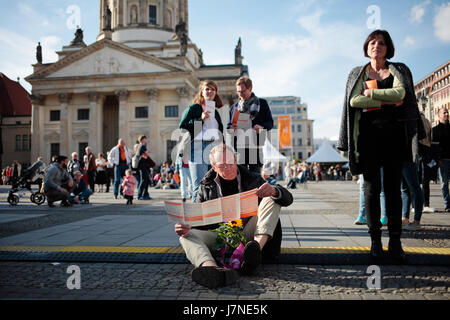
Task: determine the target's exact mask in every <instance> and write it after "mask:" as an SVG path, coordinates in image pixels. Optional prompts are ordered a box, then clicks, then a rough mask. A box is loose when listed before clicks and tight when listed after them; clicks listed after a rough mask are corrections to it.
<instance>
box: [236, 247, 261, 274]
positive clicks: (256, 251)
mask: <svg viewBox="0 0 450 320" xmlns="http://www.w3.org/2000/svg"><path fill="white" fill-rule="evenodd" d="M242 256H243V261H242V265H241V268H240V269H239V271H240V273H241V275H251V274H252V273H253V272H254V271H255V270H256V268H257V267H258V266H259V265H260V264H261V247H260V246H259V243H258V242H256V241H255V240H252V241H249V242H248V243H247V244H246V245H245V248H244V252H243V254H242Z"/></svg>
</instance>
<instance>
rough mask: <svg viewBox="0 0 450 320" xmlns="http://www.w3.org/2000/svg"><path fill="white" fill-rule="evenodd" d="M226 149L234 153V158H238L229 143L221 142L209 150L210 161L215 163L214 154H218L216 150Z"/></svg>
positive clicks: (224, 150) (222, 150) (223, 150)
mask: <svg viewBox="0 0 450 320" xmlns="http://www.w3.org/2000/svg"><path fill="white" fill-rule="evenodd" d="M226 151H229V152H230V153H232V154H233V155H234V160H236V152H235V151H234V149H233V148H232V147H230V146H229V145H227V144H224V143H221V144H219V145H217V146H215V147H214V148H212V149H211V151H210V152H209V162H210V163H211V165H213V164H215V161H214V155H215V154H216V152H223V153H225V152H226Z"/></svg>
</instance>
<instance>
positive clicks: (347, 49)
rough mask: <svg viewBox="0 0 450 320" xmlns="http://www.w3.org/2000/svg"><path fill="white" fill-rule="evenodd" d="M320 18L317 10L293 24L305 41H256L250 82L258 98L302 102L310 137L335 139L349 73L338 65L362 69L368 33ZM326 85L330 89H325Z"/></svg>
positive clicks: (290, 37)
mask: <svg viewBox="0 0 450 320" xmlns="http://www.w3.org/2000/svg"><path fill="white" fill-rule="evenodd" d="M323 14H324V12H323V11H320V10H316V11H315V12H314V13H313V14H311V15H307V16H305V17H303V18H300V19H298V20H297V22H298V23H299V24H300V26H302V27H303V28H305V29H307V31H308V34H307V35H306V36H302V35H298V34H274V35H259V36H258V37H257V38H258V40H257V42H256V47H257V48H258V49H259V51H261V52H260V54H259V57H258V58H259V59H258V61H261V60H262V61H261V62H259V63H257V64H255V63H252V65H251V77H252V79H253V80H254V83H255V86H254V87H255V93H256V94H257V95H258V92H259V94H260V95H264V96H283V95H296V96H301V97H302V100H303V101H304V102H306V103H307V104H308V106H309V107H308V110H309V112H308V113H309V118H310V119H314V134H315V135H316V136H318V135H320V136H327V137H331V136H336V135H338V133H339V126H340V117H341V112H342V103H343V94H344V90H345V80H346V77H347V75H348V72H349V71H350V69H349V70H344V71H343V70H342V67H343V65H342V62H343V61H345V62H346V63H348V62H349V61H350V64H351V61H354V63H355V65H358V64H360V62H361V59H362V58H363V53H362V44H363V42H364V39H365V36H366V34H367V29H366V28H365V26H358V25H352V24H349V23H347V22H334V23H326V22H321V21H320V17H321V16H322V15H323ZM344 68H345V67H344ZM330 80H331V82H332V83H333V85H331V86H330V87H329V88H327V84H329V81H330ZM341 83H342V85H340V84H341ZM320 87H323V92H322V91H321V90H320V89H319V90H318V88H320ZM312 92H315V94H314V95H311V93H312Z"/></svg>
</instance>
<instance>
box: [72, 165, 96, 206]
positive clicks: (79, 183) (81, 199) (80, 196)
mask: <svg viewBox="0 0 450 320" xmlns="http://www.w3.org/2000/svg"><path fill="white" fill-rule="evenodd" d="M82 177H83V175H82V173H81V172H80V171H75V173H74V174H73V178H74V180H75V188H74V189H73V191H72V193H71V194H70V197H69V202H70V203H71V204H74V203H75V204H78V203H84V204H86V203H89V197H90V196H91V194H92V190H91V189H89V188H88V186H87V183H86V181H85V180H84V179H83V178H82Z"/></svg>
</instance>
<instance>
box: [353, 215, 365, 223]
mask: <svg viewBox="0 0 450 320" xmlns="http://www.w3.org/2000/svg"><path fill="white" fill-rule="evenodd" d="M353 223H354V224H356V225H364V224H367V219H366V217H362V216H358V218H356V220H355V222H353Z"/></svg>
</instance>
